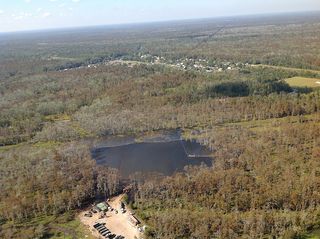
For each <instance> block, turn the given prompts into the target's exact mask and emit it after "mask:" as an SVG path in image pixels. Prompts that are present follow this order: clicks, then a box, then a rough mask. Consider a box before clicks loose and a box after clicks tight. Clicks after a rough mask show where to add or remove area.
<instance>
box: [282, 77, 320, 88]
mask: <svg viewBox="0 0 320 239" xmlns="http://www.w3.org/2000/svg"><path fill="white" fill-rule="evenodd" d="M286 82H287V83H288V84H289V85H290V86H293V87H311V88H316V87H320V79H315V78H305V77H292V78H289V79H287V80H286Z"/></svg>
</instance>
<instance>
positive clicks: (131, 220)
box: [128, 215, 140, 226]
mask: <svg viewBox="0 0 320 239" xmlns="http://www.w3.org/2000/svg"><path fill="white" fill-rule="evenodd" d="M128 219H129V223H130V224H131V225H133V226H137V225H139V224H140V221H139V220H138V219H137V218H136V217H135V216H134V215H130V216H129V217H128Z"/></svg>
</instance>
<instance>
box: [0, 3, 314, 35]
mask: <svg viewBox="0 0 320 239" xmlns="http://www.w3.org/2000/svg"><path fill="white" fill-rule="evenodd" d="M316 10H320V0H0V32H8V31H20V30H35V29H48V28H63V27H77V26H92V25H110V24H121V23H136V22H152V21H167V20H178V19H194V18H209V17H220V16H235V15H250V14H260V13H281V12H299V11H316Z"/></svg>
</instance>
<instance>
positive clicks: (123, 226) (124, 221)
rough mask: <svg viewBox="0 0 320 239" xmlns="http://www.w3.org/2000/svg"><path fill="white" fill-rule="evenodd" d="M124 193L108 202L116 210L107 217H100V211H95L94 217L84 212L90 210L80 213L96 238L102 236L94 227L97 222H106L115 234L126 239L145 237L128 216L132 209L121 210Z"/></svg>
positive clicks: (83, 221)
mask: <svg viewBox="0 0 320 239" xmlns="http://www.w3.org/2000/svg"><path fill="white" fill-rule="evenodd" d="M123 196H124V195H120V196H117V197H114V198H112V199H111V200H110V201H109V202H108V203H109V204H110V206H111V207H112V208H114V209H116V210H118V213H117V214H116V213H115V211H112V212H110V211H108V212H107V216H106V217H105V218H102V219H99V217H100V213H94V214H93V215H92V217H85V216H84V214H85V213H87V212H88V210H86V211H84V212H82V213H80V215H79V217H80V220H81V222H82V223H83V224H84V225H86V226H87V227H89V229H90V231H91V232H92V234H93V235H94V236H95V237H96V238H102V237H101V236H100V235H99V233H98V232H97V231H96V230H95V229H94V228H93V225H94V224H95V222H100V223H105V226H106V227H107V228H108V229H109V230H110V231H111V232H112V233H114V234H116V235H122V236H124V237H125V238H126V239H136V238H138V239H139V238H143V237H142V234H141V233H140V232H139V230H138V228H137V227H135V226H133V225H131V224H130V223H129V220H128V216H129V215H130V211H127V212H126V213H121V211H120V203H121V200H122V198H123Z"/></svg>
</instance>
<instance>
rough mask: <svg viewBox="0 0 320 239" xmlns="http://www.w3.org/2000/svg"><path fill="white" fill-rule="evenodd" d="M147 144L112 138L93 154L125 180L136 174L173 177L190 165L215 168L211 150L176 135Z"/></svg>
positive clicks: (149, 141)
mask: <svg viewBox="0 0 320 239" xmlns="http://www.w3.org/2000/svg"><path fill="white" fill-rule="evenodd" d="M146 141H147V142H139V143H137V142H135V141H134V139H132V138H127V139H126V140H124V139H122V140H119V139H115V140H113V139H112V140H110V139H108V140H106V142H105V144H102V145H100V146H97V147H95V148H93V149H92V151H91V154H92V157H93V158H94V159H95V160H96V162H97V164H98V165H105V166H108V167H111V168H116V169H118V170H119V171H120V174H121V176H122V177H124V178H128V177H129V175H130V174H133V173H136V172H141V173H151V172H155V173H160V174H163V175H172V174H173V173H175V172H178V171H182V170H183V168H184V167H185V166H187V165H200V164H202V163H204V164H206V165H207V166H211V165H212V158H210V157H208V155H209V151H208V150H207V149H206V148H205V147H203V146H201V145H200V144H199V143H197V142H195V141H185V140H180V139H178V138H177V137H175V136H172V135H171V136H169V137H168V136H166V137H165V139H164V138H163V137H161V138H153V139H149V140H146Z"/></svg>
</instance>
